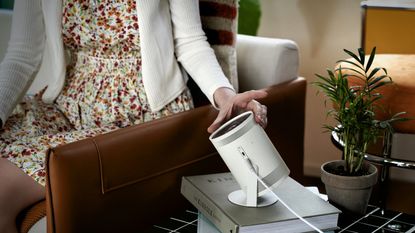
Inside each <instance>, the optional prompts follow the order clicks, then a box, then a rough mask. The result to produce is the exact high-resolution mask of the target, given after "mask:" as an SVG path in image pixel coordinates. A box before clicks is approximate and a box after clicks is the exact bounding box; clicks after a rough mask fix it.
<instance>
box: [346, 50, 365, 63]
mask: <svg viewBox="0 0 415 233" xmlns="http://www.w3.org/2000/svg"><path fill="white" fill-rule="evenodd" d="M343 51H344V52H346V53H347V54H349V55H350V56H351V57H353V58H354V59H355V60H356V61H358V62H359V63H360V64H362V66H363V65H364V63H362V61H361V60H360V59H359V57H358V56H357V55H356V54H354V53H353V52H351V51H349V50H347V49H343Z"/></svg>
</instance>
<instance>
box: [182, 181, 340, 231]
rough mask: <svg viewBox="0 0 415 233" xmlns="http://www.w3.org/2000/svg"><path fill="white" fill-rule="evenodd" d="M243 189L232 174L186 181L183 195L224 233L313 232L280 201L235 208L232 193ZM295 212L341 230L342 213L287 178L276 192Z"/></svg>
mask: <svg viewBox="0 0 415 233" xmlns="http://www.w3.org/2000/svg"><path fill="white" fill-rule="evenodd" d="M237 189H240V187H239V185H238V183H237V182H236V180H235V179H234V178H233V176H232V174H231V173H217V174H209V175H199V176H185V177H183V178H182V186H181V193H182V194H183V195H184V197H185V198H186V199H187V200H189V201H190V202H191V203H192V204H193V205H194V206H195V207H196V208H197V209H198V210H199V211H200V212H201V213H202V214H203V216H205V217H206V218H207V220H209V221H210V222H211V223H212V224H213V225H215V227H216V228H217V229H218V230H220V231H221V232H222V233H245V232H255V233H271V232H289V233H294V232H312V231H313V229H312V228H310V227H309V226H308V225H307V224H305V223H303V222H302V221H301V220H300V219H298V218H297V217H296V216H295V215H294V214H292V213H291V212H290V211H289V210H288V209H287V208H285V207H284V206H283V205H282V204H281V203H280V202H276V203H275V204H273V205H270V206H267V207H260V208H253V207H242V206H238V205H235V204H233V203H231V202H229V200H228V194H229V193H231V192H232V191H235V190H237ZM273 191H274V192H275V193H276V194H277V195H278V196H279V197H280V198H281V199H282V200H283V201H284V202H285V203H286V204H287V205H288V206H290V208H291V209H293V210H294V211H295V212H296V213H298V214H299V215H301V216H302V217H303V218H305V219H306V220H307V221H309V222H310V223H311V224H313V225H314V226H316V227H317V228H319V229H321V230H324V231H327V230H334V229H336V228H337V220H338V216H339V213H340V210H338V209H337V208H335V207H334V206H332V205H331V204H330V203H328V202H326V201H324V200H322V199H321V198H320V197H318V196H317V195H315V194H313V193H312V192H311V191H309V190H308V189H307V188H305V187H304V186H302V185H301V184H299V183H298V182H296V181H295V180H293V179H292V178H291V177H288V178H287V179H285V181H284V182H283V183H281V184H280V185H279V186H278V187H277V188H275V189H274V190H273Z"/></svg>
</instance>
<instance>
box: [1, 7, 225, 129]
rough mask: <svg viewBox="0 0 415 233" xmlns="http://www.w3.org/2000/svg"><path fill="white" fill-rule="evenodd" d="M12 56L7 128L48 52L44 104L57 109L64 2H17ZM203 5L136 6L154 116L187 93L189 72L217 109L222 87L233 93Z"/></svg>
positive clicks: (7, 61) (6, 87) (5, 101)
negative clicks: (205, 22) (207, 28)
mask: <svg viewBox="0 0 415 233" xmlns="http://www.w3.org/2000/svg"><path fill="white" fill-rule="evenodd" d="M14 4H15V6H14V13H13V23H12V32H11V38H10V42H9V48H8V51H7V54H6V56H5V58H4V60H3V62H2V63H1V64H0V118H1V119H2V121H3V122H5V121H6V119H7V117H8V116H9V115H10V114H11V112H12V111H13V109H14V107H15V106H16V104H17V103H18V102H19V101H20V100H21V98H22V97H23V95H24V94H25V93H26V91H27V89H28V88H29V87H30V84H31V83H32V81H33V78H34V77H35V75H36V73H37V71H38V69H39V67H40V64H41V62H42V54H43V51H44V50H45V48H48V49H47V50H46V51H50V52H49V54H48V57H49V58H50V59H43V62H49V63H50V64H46V67H49V71H50V72H49V74H50V75H51V76H52V81H51V82H49V83H48V88H47V90H46V92H45V93H44V95H43V101H44V102H47V103H52V102H53V101H54V100H55V99H56V97H57V96H58V95H59V93H60V91H61V89H62V87H63V84H64V80H65V73H66V70H65V66H66V61H65V56H64V48H63V42H62V33H61V30H62V29H61V22H62V1H59V0H16V1H15V3H14ZM198 4H199V1H198V0H136V5H137V17H138V21H139V25H140V26H139V33H140V43H141V56H142V74H143V83H144V88H145V90H146V94H147V98H148V101H149V104H150V108H151V109H152V111H158V110H160V109H161V108H163V107H164V106H165V105H166V104H168V103H169V102H170V101H172V100H174V99H175V98H176V97H177V96H178V95H179V94H180V93H181V92H182V91H183V90H184V88H185V82H186V80H187V75H186V72H183V71H182V70H181V68H180V66H179V64H178V62H180V63H181V65H182V66H183V67H184V68H185V70H186V71H187V73H189V74H190V76H191V77H192V78H193V79H194V80H195V82H196V83H197V84H198V85H199V87H200V88H201V89H202V91H203V92H204V93H205V95H206V96H207V97H208V98H209V100H210V101H211V103H212V104H213V103H214V101H213V93H214V92H215V90H216V89H217V88H219V87H228V88H231V89H233V87H232V85H231V84H230V83H229V81H228V79H226V77H225V76H224V74H223V72H222V70H221V68H220V66H219V63H218V62H217V60H216V57H215V55H214V52H213V50H212V49H211V47H210V45H209V44H208V42H207V41H206V36H205V34H204V32H203V30H202V27H201V22H200V16H199V5H198Z"/></svg>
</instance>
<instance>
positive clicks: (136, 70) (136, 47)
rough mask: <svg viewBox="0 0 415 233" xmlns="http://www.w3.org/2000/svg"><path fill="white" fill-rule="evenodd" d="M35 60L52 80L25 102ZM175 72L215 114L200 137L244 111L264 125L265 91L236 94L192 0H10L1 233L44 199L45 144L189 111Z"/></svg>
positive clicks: (1, 105)
mask: <svg viewBox="0 0 415 233" xmlns="http://www.w3.org/2000/svg"><path fill="white" fill-rule="evenodd" d="M45 48H48V51H50V54H49V56H50V58H51V59H49V60H46V59H43V60H42V54H43V51H44V49H45ZM201 61H203V62H201ZM41 62H46V63H47V64H46V65H47V67H49V68H50V70H49V71H50V72H49V74H50V76H51V77H52V79H51V80H52V81H51V82H49V83H48V86H47V88H46V89H45V90H43V91H42V92H40V93H39V94H37V95H35V96H32V97H28V96H24V93H25V92H26V90H27V88H28V87H29V86H30V84H31V82H32V77H34V75H35V74H36V72H37V70H38V67H39V65H40V64H41ZM179 64H180V65H179ZM181 67H183V68H184V70H186V72H187V73H189V74H190V76H191V77H192V78H193V79H194V80H195V81H196V83H197V84H198V85H199V87H200V88H201V89H202V91H203V92H204V93H205V94H206V96H207V97H208V98H209V100H210V102H211V103H212V104H213V105H214V106H215V107H216V108H217V109H218V110H219V114H218V117H217V118H216V120H215V121H214V122H213V123H212V125H211V126H210V127H209V128H208V132H213V131H214V130H215V129H217V128H218V127H219V126H220V125H221V124H222V123H223V122H224V121H226V120H227V119H229V118H230V117H232V116H234V115H236V114H238V113H239V112H241V111H246V110H252V111H253V112H254V113H255V116H256V120H257V122H258V123H260V124H261V125H262V126H264V127H265V125H266V120H267V119H266V107H265V106H263V105H261V104H259V103H258V102H257V101H255V99H259V98H263V97H265V96H266V93H265V92H263V91H249V92H245V93H241V94H236V93H235V91H234V89H233V87H232V85H231V84H230V83H229V82H228V80H227V79H226V77H225V76H224V74H223V72H222V71H221V68H220V66H219V64H218V62H217V60H216V58H215V56H214V53H213V50H212V49H211V48H210V47H209V44H208V43H207V42H206V37H205V35H204V33H203V31H202V29H201V24H200V16H199V9H198V1H197V0H170V1H167V0H136V1H134V0H62V1H56V0H30V1H27V0H16V2H15V7H14V14H13V25H12V35H11V39H10V44H9V49H8V53H7V54H6V57H5V59H4V61H3V62H2V63H1V66H0V119H1V120H0V125H1V126H2V130H1V131H0V142H1V145H0V155H1V156H2V158H0V187H2V188H1V190H0V216H2V217H1V218H0V232H5V233H6V232H17V231H16V226H15V218H16V215H17V214H18V213H19V212H20V211H21V210H22V209H23V208H25V207H27V206H29V205H30V204H32V203H34V202H36V201H38V200H41V199H43V198H44V196H45V190H44V187H43V186H44V184H45V179H44V178H45V171H44V164H43V162H44V157H45V152H46V150H47V149H48V148H49V147H54V146H57V145H60V144H64V143H69V142H73V141H76V140H81V139H84V138H86V137H92V136H95V135H98V134H102V133H106V132H109V131H112V130H115V129H118V128H120V127H126V126H129V125H132V124H139V123H142V122H146V121H150V120H153V119H157V118H160V117H163V116H167V115H170V114H174V113H178V112H182V111H186V110H188V109H191V108H193V103H192V99H191V95H190V93H189V91H188V89H187V87H186V85H185V83H186V80H187V74H186V72H184V70H183V69H181ZM3 123H4V124H3Z"/></svg>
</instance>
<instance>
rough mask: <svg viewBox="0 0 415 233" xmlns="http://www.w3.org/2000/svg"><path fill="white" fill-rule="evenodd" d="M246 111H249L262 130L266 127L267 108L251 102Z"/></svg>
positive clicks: (253, 101)
mask: <svg viewBox="0 0 415 233" xmlns="http://www.w3.org/2000/svg"><path fill="white" fill-rule="evenodd" d="M247 109H248V110H251V111H252V112H253V113H254V116H255V121H256V122H257V123H258V124H260V125H261V126H262V127H263V128H265V127H266V126H267V124H268V118H267V106H265V105H262V104H261V103H259V102H258V101H256V100H252V101H250V102H249V104H248V107H247Z"/></svg>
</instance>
